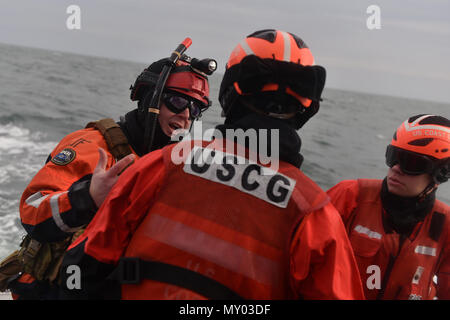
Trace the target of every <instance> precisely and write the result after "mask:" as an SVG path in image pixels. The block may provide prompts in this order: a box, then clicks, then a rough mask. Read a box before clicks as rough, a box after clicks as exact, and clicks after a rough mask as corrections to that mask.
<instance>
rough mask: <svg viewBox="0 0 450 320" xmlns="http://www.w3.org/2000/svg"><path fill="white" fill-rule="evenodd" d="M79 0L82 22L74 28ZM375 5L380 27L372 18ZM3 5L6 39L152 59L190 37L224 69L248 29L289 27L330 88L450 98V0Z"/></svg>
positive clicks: (55, 0) (93, 0) (19, 0)
mask: <svg viewBox="0 0 450 320" xmlns="http://www.w3.org/2000/svg"><path fill="white" fill-rule="evenodd" d="M71 4H76V5H78V6H79V7H80V8H81V30H69V29H67V27H66V20H67V18H68V17H69V14H67V13H66V8H67V7H68V6H69V5H71ZM373 4H374V5H378V6H379V7H380V9H381V29H378V30H377V29H375V30H369V29H368V28H367V26H366V20H367V19H368V18H369V16H370V14H368V13H366V9H367V7H368V6H369V5H373ZM0 8H1V9H0V10H1V11H0V42H3V43H12V44H19V45H24V46H31V47H39V48H47V49H53V50H60V51H68V52H75V53H81V54H87V55H95V56H106V57H112V58H119V59H125V60H131V61H137V62H142V63H143V64H144V65H146V64H148V63H150V62H152V61H154V60H156V59H158V58H161V57H165V56H168V55H169V54H170V52H171V51H172V50H173V49H174V48H175V47H176V46H177V44H178V43H179V42H181V41H182V40H183V39H184V38H185V37H186V36H189V37H191V38H192V40H193V44H192V46H191V47H190V48H189V50H188V51H187V52H186V53H187V54H188V55H191V56H195V57H198V58H202V57H214V58H216V60H217V61H218V63H219V71H221V72H223V71H224V68H225V63H226V61H227V59H228V55H229V54H230V53H231V51H232V49H233V48H234V46H236V45H237V43H238V42H239V41H241V39H243V38H244V37H245V36H246V35H248V34H250V33H252V32H254V31H256V30H259V29H266V28H276V29H282V30H285V31H289V32H292V33H295V34H297V35H299V36H300V37H301V38H302V39H303V40H304V41H305V42H306V43H307V44H308V46H309V47H310V48H311V50H312V52H313V54H314V56H315V60H316V63H317V64H320V65H323V66H324V67H325V68H326V69H327V74H328V78H327V84H326V86H327V87H329V88H338V89H347V90H354V91H363V92H370V93H378V94H386V95H394V96H403V97H411V98H423V99H427V100H434V101H441V102H447V103H450V0H403V1H400V0H397V1H393V0H370V1H367V0H340V1H336V0H314V1H301V0H284V1H283V0H277V1H273V0H272V1H266V0H222V1H216V0H190V1H181V0H171V1H170V0H164V1H160V0H147V1H144V0H121V1H119V0H71V1H66V0H39V1H36V0H14V1H11V0H7V1H6V0H0ZM0 59H1V57H0Z"/></svg>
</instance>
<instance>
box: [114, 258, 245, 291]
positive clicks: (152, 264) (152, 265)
mask: <svg viewBox="0 0 450 320" xmlns="http://www.w3.org/2000/svg"><path fill="white" fill-rule="evenodd" d="M109 279H115V280H117V281H119V283H121V284H138V283H140V282H141V280H142V279H149V280H154V281H159V282H164V283H169V284H172V285H175V286H178V287H181V288H184V289H188V290H191V291H193V292H196V293H198V294H200V295H202V296H204V297H206V298H208V299H211V300H242V299H243V298H242V297H241V296H239V295H238V294H237V293H235V292H234V291H232V290H231V289H230V288H228V287H226V286H225V285H223V284H221V283H220V282H218V281H216V280H214V279H211V278H209V277H206V276H204V275H202V274H200V273H197V272H194V271H191V270H188V269H185V268H181V267H178V266H174V265H171V264H167V263H163V262H158V261H146V260H142V259H139V258H121V259H120V260H119V265H118V267H117V268H116V269H115V270H114V271H113V273H112V274H111V275H110V277H109Z"/></svg>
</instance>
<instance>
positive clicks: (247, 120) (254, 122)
mask: <svg viewBox="0 0 450 320" xmlns="http://www.w3.org/2000/svg"><path fill="white" fill-rule="evenodd" d="M216 129H217V130H219V131H220V132H221V133H222V135H223V137H226V129H234V130H236V129H242V130H244V131H245V130H248V129H256V130H257V131H256V132H257V138H258V146H259V139H260V137H259V131H258V129H267V137H268V138H270V136H271V134H270V130H272V129H278V130H279V137H280V141H276V142H275V143H279V151H280V155H279V159H280V160H282V161H285V162H288V163H290V164H292V165H293V166H295V167H297V168H300V166H301V165H302V162H303V156H302V155H301V154H300V148H301V145H302V141H301V139H300V137H299V136H298V134H297V132H296V131H295V130H294V129H293V128H292V127H291V126H289V125H288V124H286V123H285V122H284V121H282V120H278V119H275V118H271V117H267V116H264V115H260V114H256V113H250V114H248V115H246V116H244V117H242V118H240V119H239V120H236V121H234V122H233V123H227V124H223V125H218V126H217V127H216ZM268 142H269V141H268ZM245 147H247V148H248V146H245ZM256 152H257V150H256ZM267 153H268V154H271V150H270V142H269V143H268V146H267Z"/></svg>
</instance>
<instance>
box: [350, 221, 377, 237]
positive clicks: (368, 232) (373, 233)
mask: <svg viewBox="0 0 450 320" xmlns="http://www.w3.org/2000/svg"><path fill="white" fill-rule="evenodd" d="M354 230H355V231H356V232H358V233H362V234H365V235H366V236H368V237H369V238H372V239H381V234H380V233H378V232H376V231H372V230H370V229H369V228H366V227H363V226H362V225H360V224H358V225H357V226H356V227H355V229H354Z"/></svg>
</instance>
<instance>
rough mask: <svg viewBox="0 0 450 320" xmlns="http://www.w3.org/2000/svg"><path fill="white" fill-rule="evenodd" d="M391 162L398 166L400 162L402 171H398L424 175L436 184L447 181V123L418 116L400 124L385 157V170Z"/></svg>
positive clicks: (449, 158) (449, 137)
mask: <svg viewBox="0 0 450 320" xmlns="http://www.w3.org/2000/svg"><path fill="white" fill-rule="evenodd" d="M399 151H400V152H401V153H399ZM404 151H406V153H405V152H404ZM408 155H409V156H408ZM388 158H389V159H388ZM395 159H398V160H399V162H400V166H402V161H403V166H404V167H405V168H403V167H402V170H403V171H405V169H406V171H405V172H406V173H408V171H410V172H412V173H411V174H414V171H416V172H417V173H416V174H419V173H420V172H421V171H425V172H427V173H430V174H431V175H432V176H433V177H434V178H435V180H436V181H437V182H445V181H447V179H448V178H450V121H449V120H448V119H446V118H444V117H441V116H436V115H428V114H421V115H417V116H414V117H411V118H409V119H408V120H406V121H405V122H403V123H402V124H401V125H400V127H398V129H397V130H396V131H395V133H394V137H393V138H392V141H391V144H390V145H389V146H388V150H387V153H386V161H387V162H388V165H389V166H392V165H393V164H394V160H395Z"/></svg>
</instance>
